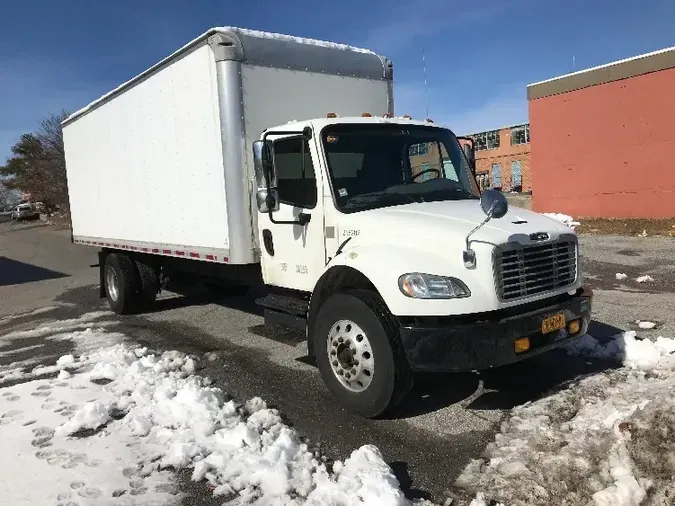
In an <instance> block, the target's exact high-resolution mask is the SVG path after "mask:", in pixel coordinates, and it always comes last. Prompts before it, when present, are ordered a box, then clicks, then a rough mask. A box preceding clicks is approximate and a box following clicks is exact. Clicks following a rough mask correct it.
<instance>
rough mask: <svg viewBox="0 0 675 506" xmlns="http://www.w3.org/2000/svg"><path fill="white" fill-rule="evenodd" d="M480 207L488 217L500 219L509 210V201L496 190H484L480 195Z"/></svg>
mask: <svg viewBox="0 0 675 506" xmlns="http://www.w3.org/2000/svg"><path fill="white" fill-rule="evenodd" d="M480 207H481V208H482V209H483V212H484V213H485V214H486V215H487V216H488V218H489V219H493V218H494V219H496V220H498V219H500V218H503V217H504V215H505V214H506V213H507V211H508V210H509V201H508V200H506V197H505V196H504V194H503V193H502V192H500V191H497V190H485V191H484V192H483V194H482V195H481V196H480Z"/></svg>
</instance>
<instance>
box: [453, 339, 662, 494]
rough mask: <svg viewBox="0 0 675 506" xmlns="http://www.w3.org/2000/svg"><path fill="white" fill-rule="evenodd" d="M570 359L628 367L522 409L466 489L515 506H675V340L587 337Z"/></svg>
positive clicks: (469, 474) (469, 476)
mask: <svg viewBox="0 0 675 506" xmlns="http://www.w3.org/2000/svg"><path fill="white" fill-rule="evenodd" d="M567 351H568V353H570V354H573V355H581V356H585V357H588V358H589V359H591V360H592V359H602V360H609V361H615V362H617V363H621V364H622V365H623V367H620V368H617V369H613V370H610V371H608V372H605V373H601V374H595V375H591V376H589V377H586V378H583V379H580V380H578V381H576V382H575V383H573V384H571V385H569V386H568V388H566V389H564V390H562V391H560V392H558V393H555V394H553V395H550V396H547V397H544V398H542V399H540V400H538V401H535V402H531V403H527V404H525V405H522V406H519V407H517V408H515V409H514V410H513V411H512V413H511V416H510V417H509V419H508V420H507V421H505V422H504V423H503V426H502V430H501V433H500V434H499V435H498V436H497V437H496V440H495V441H494V442H493V443H492V444H490V445H489V447H488V448H487V451H486V457H485V458H484V459H479V460H475V461H473V462H472V463H471V464H470V465H468V466H467V468H466V469H465V471H464V473H463V474H462V475H461V476H460V477H459V478H458V480H457V485H458V486H461V487H463V488H466V489H468V490H470V491H473V492H476V493H485V494H486V497H490V498H492V499H496V500H499V501H502V502H503V504H505V505H508V506H511V505H518V506H521V505H522V506H524V505H539V504H541V505H544V504H550V505H554V504H555V505H562V504H564V505H565V506H576V505H579V506H581V505H583V506H589V505H596V506H637V505H640V504H645V505H647V504H649V505H663V506H666V505H672V504H673V502H672V501H673V497H675V485H674V484H673V481H672V476H673V475H674V474H675V401H674V397H673V394H675V356H673V353H674V352H675V340H674V339H666V338H663V337H659V338H658V339H657V340H656V341H654V342H652V341H650V340H640V339H638V338H637V337H636V333H635V332H632V331H630V332H625V333H623V334H621V335H619V336H616V337H615V338H614V339H612V340H610V341H609V342H607V343H605V344H601V343H599V342H598V341H596V340H595V339H594V338H593V337H591V336H584V337H583V338H581V339H580V340H578V341H576V342H575V343H573V344H572V345H570V346H569V347H568V350H567Z"/></svg>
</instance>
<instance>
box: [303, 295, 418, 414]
mask: <svg viewBox="0 0 675 506" xmlns="http://www.w3.org/2000/svg"><path fill="white" fill-rule="evenodd" d="M316 321H317V324H316V326H315V329H314V333H313V339H314V350H315V353H316V362H317V366H318V367H319V371H320V372H321V376H322V378H323V381H324V382H325V383H326V386H327V388H328V390H329V391H330V392H331V394H332V395H333V396H334V397H335V398H336V400H337V401H338V402H339V403H340V404H341V405H342V406H343V407H344V408H345V409H347V410H349V411H352V412H355V413H358V414H359V415H361V416H363V417H366V418H375V417H378V416H380V415H382V414H384V413H385V412H387V411H388V410H389V409H390V408H392V407H393V406H395V405H396V403H397V402H398V401H399V400H401V399H402V398H403V397H404V396H405V394H407V393H408V391H409V390H410V388H411V387H412V373H411V372H410V368H409V366H408V363H407V361H406V358H405V356H404V354H403V352H402V347H401V345H400V341H399V338H398V330H397V327H396V324H395V322H394V321H393V318H392V317H391V316H390V314H389V312H388V310H387V308H386V306H385V305H384V302H383V301H382V300H381V299H380V298H379V296H378V295H377V294H374V293H372V292H368V291H353V292H350V293H338V294H335V295H333V296H331V297H330V298H329V299H328V300H327V301H326V302H325V303H324V304H323V306H322V307H321V309H320V310H319V314H318V315H317V318H316Z"/></svg>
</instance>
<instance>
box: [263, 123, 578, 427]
mask: <svg viewBox="0 0 675 506" xmlns="http://www.w3.org/2000/svg"><path fill="white" fill-rule="evenodd" d="M253 151H254V157H253V158H254V165H255V176H256V185H257V194H256V205H257V208H258V211H259V212H258V215H257V223H258V227H257V229H258V234H259V235H258V239H259V242H260V251H261V266H262V273H263V279H264V281H265V283H266V284H268V285H271V286H274V287H279V288H282V289H286V290H291V291H292V292H293V293H294V294H295V296H294V298H295V299H296V300H298V299H299V300H302V299H303V294H304V299H305V300H306V301H307V307H306V308H302V310H301V311H293V308H294V307H295V309H297V305H296V306H294V305H293V304H288V307H286V308H284V307H283V304H280V303H277V305H276V307H275V304H274V303H273V302H270V303H268V304H267V308H268V312H267V314H266V316H267V317H268V318H269V319H271V320H272V321H274V317H275V316H279V317H280V322H281V321H285V322H286V323H289V322H291V323H292V320H289V319H288V316H289V314H291V316H292V315H293V314H295V316H297V317H298V322H299V326H301V327H304V329H305V331H306V333H307V336H308V340H309V346H310V350H311V352H312V354H313V355H314V356H315V358H316V361H317V365H318V366H319V369H320V370H321V373H322V376H323V379H324V381H325V382H326V384H327V385H328V387H329V389H330V390H331V391H332V392H333V394H334V395H336V397H338V399H340V400H341V402H342V403H343V404H344V405H345V406H347V407H348V408H349V409H352V410H354V411H357V412H360V413H361V414H363V415H365V416H375V415H378V414H380V413H381V412H383V411H384V410H385V409H387V408H388V407H389V406H390V405H391V404H392V403H394V402H395V400H396V399H397V398H400V397H402V396H403V395H404V394H405V393H406V392H407V391H408V390H409V388H410V387H411V385H412V375H413V373H414V372H415V371H459V370H476V369H478V370H480V369H487V368H491V367H495V366H499V365H504V364H507V363H511V362H514V361H517V360H521V359H523V358H526V357H528V356H532V355H534V354H537V353H541V352H543V351H546V350H549V349H551V348H554V347H556V346H560V345H562V344H564V343H565V342H567V341H568V340H570V339H573V338H575V337H579V336H581V335H583V334H584V333H585V332H586V330H587V328H588V323H589V321H590V301H591V294H590V293H589V292H588V291H587V290H585V289H584V288H583V286H582V276H581V272H580V270H579V261H578V241H577V237H576V235H575V234H574V232H573V231H571V230H570V229H569V228H568V227H566V226H565V225H562V224H560V223H558V222H556V221H554V220H552V219H550V218H547V217H545V216H543V215H541V214H537V213H534V212H531V211H527V210H525V209H511V210H509V209H508V204H507V202H506V199H505V197H504V196H503V195H502V194H501V193H500V192H496V191H493V190H488V191H486V192H484V193H482V194H481V192H480V191H479V189H478V186H477V184H476V179H475V176H474V169H473V160H472V158H473V157H472V156H471V152H470V151H467V150H465V149H463V148H462V146H461V145H460V143H459V142H458V139H457V137H456V136H455V135H454V134H453V132H452V131H451V130H449V129H447V128H444V127H441V126H438V125H436V124H433V123H431V122H429V121H413V120H411V119H409V118H407V117H405V118H391V117H383V118H374V117H370V115H367V114H366V115H364V117H352V118H338V117H336V115H333V114H329V115H328V117H327V118H322V119H314V120H308V121H302V122H294V123H292V124H287V125H283V126H279V127H275V128H270V129H268V130H266V131H265V132H264V133H263V135H262V138H261V139H260V140H259V141H257V142H255V143H254V145H253ZM467 152H468V154H469V156H467ZM278 300H280V299H279V298H277V301H278ZM263 304H264V302H263ZM301 313H304V314H301ZM283 317H286V319H285V320H284V319H283Z"/></svg>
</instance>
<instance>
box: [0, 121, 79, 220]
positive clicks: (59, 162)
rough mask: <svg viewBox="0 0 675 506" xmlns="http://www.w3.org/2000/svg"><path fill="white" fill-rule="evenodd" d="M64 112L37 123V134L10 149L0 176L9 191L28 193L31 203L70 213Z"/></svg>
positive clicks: (25, 138)
mask: <svg viewBox="0 0 675 506" xmlns="http://www.w3.org/2000/svg"><path fill="white" fill-rule="evenodd" d="M67 116H68V113H67V112H66V111H62V112H61V113H59V114H52V115H50V116H48V117H47V118H45V119H44V120H43V121H42V123H41V124H40V128H39V129H38V131H37V132H35V133H32V134H24V135H22V136H21V138H20V139H19V142H17V143H16V144H15V145H14V146H13V147H12V153H13V155H12V156H11V157H10V158H9V159H8V160H7V163H6V164H5V166H3V167H0V175H4V176H5V184H6V186H7V187H8V188H10V189H15V190H20V191H23V192H27V193H30V194H31V195H32V197H33V200H39V201H42V202H44V203H45V205H46V207H47V209H50V208H52V209H53V208H54V207H59V208H60V209H61V210H62V211H63V212H65V213H66V214H69V205H68V185H67V182H66V159H65V151H64V148H63V132H62V129H61V122H62V121H63V120H64V119H65V118H66V117H67Z"/></svg>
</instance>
